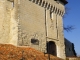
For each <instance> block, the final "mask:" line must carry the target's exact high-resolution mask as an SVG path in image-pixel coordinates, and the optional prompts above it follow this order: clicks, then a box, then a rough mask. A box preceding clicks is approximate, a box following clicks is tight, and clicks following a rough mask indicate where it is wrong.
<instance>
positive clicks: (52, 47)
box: [47, 41, 57, 56]
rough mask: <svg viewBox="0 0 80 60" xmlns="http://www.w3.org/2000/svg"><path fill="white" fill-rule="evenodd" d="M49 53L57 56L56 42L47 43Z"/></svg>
mask: <svg viewBox="0 0 80 60" xmlns="http://www.w3.org/2000/svg"><path fill="white" fill-rule="evenodd" d="M47 53H48V54H51V55H54V56H57V53H56V44H55V42H53V41H49V42H47Z"/></svg>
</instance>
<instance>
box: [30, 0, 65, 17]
mask: <svg viewBox="0 0 80 60" xmlns="http://www.w3.org/2000/svg"><path fill="white" fill-rule="evenodd" d="M29 1H31V2H33V3H35V4H38V5H39V6H41V7H44V8H45V9H47V10H50V11H51V12H54V13H55V14H58V15H61V16H63V15H64V13H65V12H64V10H62V9H61V8H59V7H57V6H56V5H55V4H54V3H53V4H52V3H50V2H48V1H46V0H29ZM57 4H58V3H57Z"/></svg>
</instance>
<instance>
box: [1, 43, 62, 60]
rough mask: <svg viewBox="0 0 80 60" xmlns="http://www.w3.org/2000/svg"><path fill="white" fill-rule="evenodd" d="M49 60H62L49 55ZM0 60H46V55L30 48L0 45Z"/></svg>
mask: <svg viewBox="0 0 80 60" xmlns="http://www.w3.org/2000/svg"><path fill="white" fill-rule="evenodd" d="M50 59H51V60H62V59H60V58H57V57H55V56H52V55H50ZM0 60H48V55H47V54H46V55H45V56H44V54H43V53H42V52H40V51H37V50H35V49H33V48H31V47H16V46H13V45H11V44H0Z"/></svg>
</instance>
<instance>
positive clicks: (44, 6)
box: [0, 0, 65, 58]
mask: <svg viewBox="0 0 80 60" xmlns="http://www.w3.org/2000/svg"><path fill="white" fill-rule="evenodd" d="M0 4H1V5H0V13H1V15H0V18H1V19H0V21H1V22H0V24H1V25H0V28H1V30H0V43H10V44H13V45H18V46H24V45H25V46H31V47H33V48H35V49H37V50H40V51H42V52H47V42H50V41H51V42H54V43H55V45H56V50H57V57H60V58H65V45H64V35H63V22H62V17H63V15H64V13H65V8H64V5H63V3H61V2H58V1H53V0H1V1H0Z"/></svg>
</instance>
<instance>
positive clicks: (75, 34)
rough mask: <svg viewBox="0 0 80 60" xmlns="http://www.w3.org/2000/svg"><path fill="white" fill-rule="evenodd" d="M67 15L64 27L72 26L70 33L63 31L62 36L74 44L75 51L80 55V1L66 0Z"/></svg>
mask: <svg viewBox="0 0 80 60" xmlns="http://www.w3.org/2000/svg"><path fill="white" fill-rule="evenodd" d="M67 1H68V4H67V5H66V7H67V8H68V10H67V11H68V14H67V15H65V18H64V25H65V26H67V25H73V26H74V28H75V29H74V30H72V31H71V32H66V31H64V36H65V37H66V38H67V39H68V40H69V41H71V42H73V43H74V44H75V50H76V53H77V54H78V55H80V0H67Z"/></svg>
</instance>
